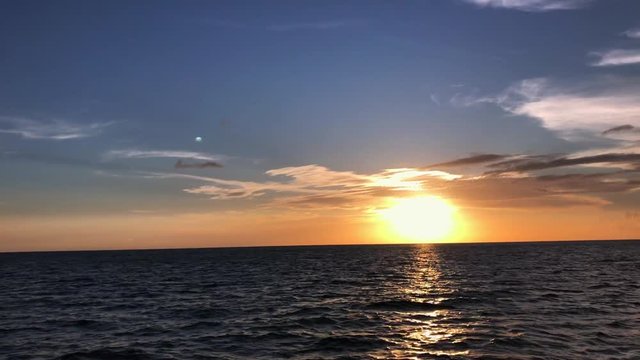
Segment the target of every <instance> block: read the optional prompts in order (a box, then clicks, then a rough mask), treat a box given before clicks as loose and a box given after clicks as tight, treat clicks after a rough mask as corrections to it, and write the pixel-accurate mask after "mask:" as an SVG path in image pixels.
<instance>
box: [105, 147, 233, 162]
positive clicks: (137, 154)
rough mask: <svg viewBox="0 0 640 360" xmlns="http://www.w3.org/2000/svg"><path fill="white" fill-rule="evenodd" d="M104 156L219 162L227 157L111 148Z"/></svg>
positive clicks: (189, 152)
mask: <svg viewBox="0 0 640 360" xmlns="http://www.w3.org/2000/svg"><path fill="white" fill-rule="evenodd" d="M104 158H105V159H107V160H109V159H115V158H120V159H149V158H172V159H192V160H203V161H211V162H219V161H223V160H225V159H226V156H224V155H216V154H208V153H203V152H194V151H183V150H141V149H122V150H110V151H108V152H106V153H105V154H104Z"/></svg>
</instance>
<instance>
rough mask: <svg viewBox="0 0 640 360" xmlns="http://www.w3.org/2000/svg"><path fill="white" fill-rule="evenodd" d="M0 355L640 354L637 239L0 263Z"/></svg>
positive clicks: (37, 257)
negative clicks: (634, 240)
mask: <svg viewBox="0 0 640 360" xmlns="http://www.w3.org/2000/svg"><path fill="white" fill-rule="evenodd" d="M0 275H1V278H0V358H3V359H4V358H7V359H52V358H59V359H285V358H293V359H338V358H339V359H392V358H398V359H423V358H424V359H434V358H438V359H440V358H442V359H448V358H453V359H476V358H477V359H480V358H482V359H600V358H602V359H640V242H637V241H636V242H632V241H617V242H583V243H576V242H572V243H529V244H483V245H435V246H429V245H426V246H335V247H333V246H324V247H283V248H245V249H206V250H205V249H201V250H157V251H109V252H66V253H23V254H0Z"/></svg>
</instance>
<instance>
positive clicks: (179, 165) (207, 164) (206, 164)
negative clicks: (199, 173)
mask: <svg viewBox="0 0 640 360" xmlns="http://www.w3.org/2000/svg"><path fill="white" fill-rule="evenodd" d="M173 167H175V168H176V169H206V168H221V167H222V164H220V163H219V162H216V161H210V160H209V161H203V162H194V163H189V162H185V161H182V159H180V160H178V161H176V164H175V165H174V166H173Z"/></svg>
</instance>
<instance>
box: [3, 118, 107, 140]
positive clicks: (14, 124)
mask: <svg viewBox="0 0 640 360" xmlns="http://www.w3.org/2000/svg"><path fill="white" fill-rule="evenodd" d="M113 124H114V122H113V121H109V122H91V123H87V124H82V123H76V122H71V121H68V120H60V119H53V120H49V121H44V120H35V119H29V118H23V117H11V116H0V133H4V134H14V135H19V136H21V137H22V138H23V139H30V140H73V139H81V138H87V137H93V136H97V135H99V134H100V133H101V132H102V130H103V129H104V128H106V127H108V126H110V125H113Z"/></svg>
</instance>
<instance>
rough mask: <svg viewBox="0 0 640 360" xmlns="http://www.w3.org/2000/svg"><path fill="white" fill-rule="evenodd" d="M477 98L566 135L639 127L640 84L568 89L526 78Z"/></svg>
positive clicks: (569, 137) (566, 136) (598, 133)
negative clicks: (493, 94)
mask: <svg viewBox="0 0 640 360" xmlns="http://www.w3.org/2000/svg"><path fill="white" fill-rule="evenodd" d="M478 102H493V103H496V104H497V105H499V106H501V107H502V108H503V109H504V110H506V111H508V112H511V113H513V114H515V115H524V116H529V117H532V118H535V119H538V120H539V121H540V122H541V124H542V126H544V127H545V128H547V129H549V130H552V131H555V132H557V133H559V134H560V135H561V136H562V137H564V138H566V139H572V138H573V137H574V136H576V135H579V134H581V133H587V134H591V135H602V132H604V131H606V130H608V129H611V128H614V127H617V126H621V125H631V126H634V127H640V88H638V86H635V85H632V86H629V85H625V84H619V85H617V84H612V83H602V84H600V83H598V84H593V85H592V86H590V87H587V88H581V89H571V88H562V87H555V86H553V85H551V83H550V82H549V81H548V80H546V79H529V80H524V81H522V82H520V83H518V84H515V85H513V86H511V87H510V88H508V89H507V90H506V91H504V92H503V93H502V94H500V95H499V96H496V97H487V98H482V99H479V100H478Z"/></svg>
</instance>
